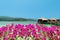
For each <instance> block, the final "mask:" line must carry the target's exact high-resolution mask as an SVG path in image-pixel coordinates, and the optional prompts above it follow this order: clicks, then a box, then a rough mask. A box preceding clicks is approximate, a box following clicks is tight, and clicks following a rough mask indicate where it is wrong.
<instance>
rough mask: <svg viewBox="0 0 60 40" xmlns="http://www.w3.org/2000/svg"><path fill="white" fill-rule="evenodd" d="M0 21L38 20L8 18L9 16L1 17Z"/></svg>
mask: <svg viewBox="0 0 60 40" xmlns="http://www.w3.org/2000/svg"><path fill="white" fill-rule="evenodd" d="M0 21H36V19H28V18H14V17H8V16H0Z"/></svg>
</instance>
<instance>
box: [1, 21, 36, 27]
mask: <svg viewBox="0 0 60 40" xmlns="http://www.w3.org/2000/svg"><path fill="white" fill-rule="evenodd" d="M11 23H14V24H24V25H26V24H36V21H0V27H2V26H5V25H6V24H11Z"/></svg>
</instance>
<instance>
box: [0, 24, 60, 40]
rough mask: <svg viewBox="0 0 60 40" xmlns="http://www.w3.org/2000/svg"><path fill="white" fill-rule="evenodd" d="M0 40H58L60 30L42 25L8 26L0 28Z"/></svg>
mask: <svg viewBox="0 0 60 40" xmlns="http://www.w3.org/2000/svg"><path fill="white" fill-rule="evenodd" d="M0 40H60V28H59V27H58V26H54V25H51V27H48V26H44V24H27V25H22V24H16V25H15V24H8V25H6V26H2V27H0Z"/></svg>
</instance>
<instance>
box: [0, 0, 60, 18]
mask: <svg viewBox="0 0 60 40" xmlns="http://www.w3.org/2000/svg"><path fill="white" fill-rule="evenodd" d="M0 16H10V17H23V18H34V19H38V18H41V17H44V18H60V0H0Z"/></svg>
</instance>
